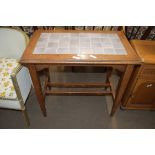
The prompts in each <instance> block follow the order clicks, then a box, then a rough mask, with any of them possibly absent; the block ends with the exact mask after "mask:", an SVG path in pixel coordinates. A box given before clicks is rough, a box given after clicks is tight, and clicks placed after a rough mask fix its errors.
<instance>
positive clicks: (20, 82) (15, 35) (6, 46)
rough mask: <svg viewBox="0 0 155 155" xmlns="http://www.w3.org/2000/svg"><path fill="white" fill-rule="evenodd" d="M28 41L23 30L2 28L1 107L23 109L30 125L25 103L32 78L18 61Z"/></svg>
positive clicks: (0, 59) (0, 50)
mask: <svg viewBox="0 0 155 155" xmlns="http://www.w3.org/2000/svg"><path fill="white" fill-rule="evenodd" d="M28 41H29V39H28V37H27V35H26V34H25V33H23V32H22V31H19V30H15V29H11V28H0V108H7V109H15V110H20V111H22V113H23V115H24V116H25V120H26V123H27V125H28V126H29V120H28V116H27V112H26V108H25V103H26V99H27V97H28V94H29V92H30V89H31V79H30V76H29V72H28V69H27V68H26V67H23V66H21V65H20V64H19V63H18V61H19V59H20V57H21V56H22V54H23V52H24V50H25V48H26V46H27V44H28Z"/></svg>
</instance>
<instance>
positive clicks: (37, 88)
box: [28, 64, 46, 116]
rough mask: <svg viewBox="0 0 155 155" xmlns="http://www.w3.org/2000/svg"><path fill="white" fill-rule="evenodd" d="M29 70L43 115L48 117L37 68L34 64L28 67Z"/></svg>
mask: <svg viewBox="0 0 155 155" xmlns="http://www.w3.org/2000/svg"><path fill="white" fill-rule="evenodd" d="M28 68H29V72H30V75H31V79H32V82H33V86H34V90H35V93H36V96H37V99H38V102H39V104H40V108H41V110H42V113H43V115H44V116H46V107H45V99H44V96H43V93H42V89H41V83H40V80H39V77H38V74H37V70H36V66H35V65H33V64H32V65H28Z"/></svg>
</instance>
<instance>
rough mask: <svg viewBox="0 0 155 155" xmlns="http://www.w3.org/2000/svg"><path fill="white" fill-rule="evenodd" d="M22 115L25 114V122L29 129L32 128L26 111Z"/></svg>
mask: <svg viewBox="0 0 155 155" xmlns="http://www.w3.org/2000/svg"><path fill="white" fill-rule="evenodd" d="M22 113H23V116H24V119H25V122H26V126H27V127H29V126H30V121H29V117H28V114H27V111H26V109H24V110H22Z"/></svg>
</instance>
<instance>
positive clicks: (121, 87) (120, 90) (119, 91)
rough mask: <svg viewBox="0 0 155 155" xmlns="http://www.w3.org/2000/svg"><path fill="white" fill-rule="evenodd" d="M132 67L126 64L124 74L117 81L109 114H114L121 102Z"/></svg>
mask: <svg viewBox="0 0 155 155" xmlns="http://www.w3.org/2000/svg"><path fill="white" fill-rule="evenodd" d="M133 69H134V65H127V66H126V70H125V72H124V74H123V75H122V77H121V79H120V81H119V85H118V89H117V92H116V97H115V101H114V104H113V107H112V110H111V116H113V115H114V113H115V111H116V110H117V108H118V107H119V106H120V104H121V100H122V97H123V94H124V92H125V90H126V87H127V84H128V82H129V80H130V77H131V74H132V72H133Z"/></svg>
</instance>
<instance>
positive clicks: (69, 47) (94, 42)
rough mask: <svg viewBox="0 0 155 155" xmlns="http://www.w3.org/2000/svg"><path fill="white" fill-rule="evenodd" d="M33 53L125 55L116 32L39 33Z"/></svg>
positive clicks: (125, 52)
mask: <svg viewBox="0 0 155 155" xmlns="http://www.w3.org/2000/svg"><path fill="white" fill-rule="evenodd" d="M33 54H95V55H96V54H106V55H108V54H109V55H111V54H112V55H126V54H127V51H126V49H125V48H124V46H123V44H122V42H121V40H120V38H119V36H118V35H117V34H104V33H41V35H40V37H39V39H38V42H37V44H36V47H35V49H34V52H33Z"/></svg>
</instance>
